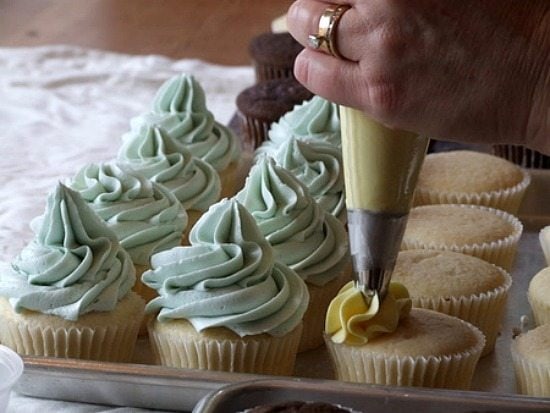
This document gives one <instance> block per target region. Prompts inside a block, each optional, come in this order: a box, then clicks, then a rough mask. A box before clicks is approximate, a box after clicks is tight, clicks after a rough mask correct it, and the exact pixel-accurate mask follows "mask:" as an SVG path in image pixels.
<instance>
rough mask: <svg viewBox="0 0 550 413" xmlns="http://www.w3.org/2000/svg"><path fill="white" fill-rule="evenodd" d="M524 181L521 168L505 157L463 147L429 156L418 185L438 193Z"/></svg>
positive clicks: (500, 187) (502, 186) (495, 187)
mask: <svg viewBox="0 0 550 413" xmlns="http://www.w3.org/2000/svg"><path fill="white" fill-rule="evenodd" d="M522 180H523V173H522V171H521V169H520V168H519V167H518V166H517V165H515V164H513V163H512V162H510V161H507V160H506V159H503V158H499V157H497V156H494V155H490V154H487V153H481V152H475V151H464V150H461V151H449V152H438V153H430V154H428V155H426V158H425V159H424V164H423V165H422V169H421V170H420V175H419V178H418V183H417V188H419V189H422V190H432V191H438V192H458V193H480V192H492V191H498V190H504V189H508V188H512V187H514V186H516V185H517V184H519V183H520V182H521V181H522Z"/></svg>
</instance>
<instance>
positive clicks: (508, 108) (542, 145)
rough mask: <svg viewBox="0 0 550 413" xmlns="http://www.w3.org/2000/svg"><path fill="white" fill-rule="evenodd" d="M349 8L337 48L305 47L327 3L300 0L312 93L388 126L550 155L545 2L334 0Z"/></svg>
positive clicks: (549, 24)
mask: <svg viewBox="0 0 550 413" xmlns="http://www.w3.org/2000/svg"><path fill="white" fill-rule="evenodd" d="M331 3H333V4H349V5H350V6H351V9H349V10H348V11H346V12H345V13H344V14H343V16H342V18H341V19H340V22H339V25H338V28H337V37H336V41H337V43H336V44H337V47H338V50H339V52H340V54H341V55H342V56H343V57H344V59H339V58H336V57H333V56H329V55H327V54H324V53H321V52H319V51H315V50H312V49H310V48H308V47H307V46H308V44H307V39H308V35H310V34H315V33H317V29H318V22H319V17H320V16H321V14H322V13H323V11H324V9H325V8H326V7H327V6H328V5H329V4H330V3H327V2H326V1H322V0H297V1H296V2H295V3H294V4H293V5H292V6H291V7H290V9H289V11H288V14H287V25H288V29H289V31H290V33H291V34H292V35H293V36H294V37H295V38H296V39H297V40H298V41H299V42H300V43H302V44H303V45H304V46H306V49H305V50H304V51H303V52H302V53H301V54H300V55H299V56H298V58H297V59H296V63H295V69H294V71H295V75H296V77H297V79H298V80H299V81H300V82H302V83H303V84H304V85H305V86H306V87H307V88H308V89H310V90H311V91H312V92H313V93H315V94H318V95H321V96H323V97H325V98H327V99H329V100H331V101H334V102H336V103H339V104H342V105H346V106H351V107H355V108H358V109H360V110H362V111H364V112H365V113H368V114H369V115H371V116H372V117H374V118H375V119H377V120H379V121H380V122H382V123H384V124H385V125H387V126H389V127H392V128H398V129H405V130H409V131H414V132H417V133H420V134H424V135H426V136H429V137H433V138H438V139H445V140H457V141H464V142H472V143H515V144H524V145H526V146H529V147H531V148H532V149H537V150H540V151H541V152H545V153H548V154H550V119H549V112H550V1H548V0H524V1H521V2H520V1H517V0H498V1H497V0H463V1H452V0H347V1H342V0H331Z"/></svg>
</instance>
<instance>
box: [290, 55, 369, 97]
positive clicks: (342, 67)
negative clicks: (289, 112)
mask: <svg viewBox="0 0 550 413" xmlns="http://www.w3.org/2000/svg"><path fill="white" fill-rule="evenodd" d="M294 75H295V76H296V79H298V81H299V82H300V83H302V84H303V85H305V86H306V87H307V88H308V89H309V90H310V91H311V92H312V93H314V94H316V95H320V96H323V97H324V98H326V99H328V100H330V101H332V102H335V103H338V104H341V105H345V106H352V107H361V106H362V104H363V102H362V99H361V96H359V94H358V91H359V90H364V87H365V86H362V87H354V85H356V86H358V82H362V80H361V77H360V74H359V67H358V64H357V63H355V62H351V61H346V60H342V59H338V58H336V57H333V56H329V55H327V54H324V53H319V52H316V51H314V50H310V49H304V50H303V51H302V52H301V53H300V54H299V55H298V57H297V58H296V62H295V64H294Z"/></svg>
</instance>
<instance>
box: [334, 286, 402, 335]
mask: <svg viewBox="0 0 550 413" xmlns="http://www.w3.org/2000/svg"><path fill="white" fill-rule="evenodd" d="M411 307H412V303H411V299H410V298H409V292H408V291H407V289H406V288H405V286H404V285H402V284H399V283H393V282H392V283H390V286H389V289H388V293H387V294H386V297H385V298H384V300H383V301H382V302H380V299H379V297H378V295H375V296H374V297H373V299H372V301H371V303H370V306H369V305H367V303H366V301H365V299H364V298H363V295H362V294H361V292H360V291H359V290H358V289H357V288H355V286H354V283H353V281H351V282H349V283H347V284H346V285H344V286H343V287H342V289H341V290H340V291H339V292H338V295H337V296H336V297H334V298H333V300H332V301H331V303H330V305H329V307H328V310H327V315H326V320H325V332H326V333H327V334H328V335H330V336H331V340H332V341H334V342H335V343H346V344H349V345H354V346H360V345H362V344H365V343H367V342H368V341H369V340H371V339H373V338H374V337H376V336H378V335H380V334H383V333H391V332H393V331H395V329H396V328H397V325H398V324H399V320H400V319H401V318H403V317H406V316H407V315H408V314H409V311H410V310H411Z"/></svg>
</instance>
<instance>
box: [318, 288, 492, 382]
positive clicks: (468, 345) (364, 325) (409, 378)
mask: <svg viewBox="0 0 550 413" xmlns="http://www.w3.org/2000/svg"><path fill="white" fill-rule="evenodd" d="M407 302H408V304H407ZM409 308H410V301H409V300H408V297H407V291H406V289H405V288H404V287H403V286H401V285H399V284H396V283H392V284H390V289H389V292H388V294H387V296H386V297H385V299H384V300H383V301H382V302H381V303H380V302H379V300H378V297H377V296H376V297H375V298H373V301H372V303H371V304H370V305H369V306H367V305H366V303H365V300H364V298H363V297H362V295H361V293H360V292H359V291H358V290H357V289H355V288H354V287H353V284H352V283H350V284H348V285H346V286H345V287H344V288H343V289H342V290H341V291H340V293H339V294H338V296H337V297H336V298H335V299H334V300H333V301H332V303H331V306H330V307H329V311H328V312H327V320H326V323H327V324H326V333H327V334H326V336H325V342H326V344H327V347H328V349H329V352H330V356H331V359H332V362H333V365H334V368H335V371H336V376H337V379H338V380H343V381H350V382H360V383H371V384H382V385H393V386H421V387H437V388H452V389H468V388H469V386H470V383H471V380H472V377H473V373H474V370H475V367H476V365H477V362H478V360H479V357H480V354H481V351H482V349H483V347H484V345H485V338H484V336H483V334H482V333H481V332H480V331H479V330H478V329H477V328H476V327H474V326H472V325H471V324H469V323H467V322H465V321H462V320H460V319H459V318H456V317H452V316H449V315H446V314H443V313H439V312H436V311H432V310H426V309H418V308H413V309H411V310H410V312H409V311H407V310H408V309H409Z"/></svg>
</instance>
